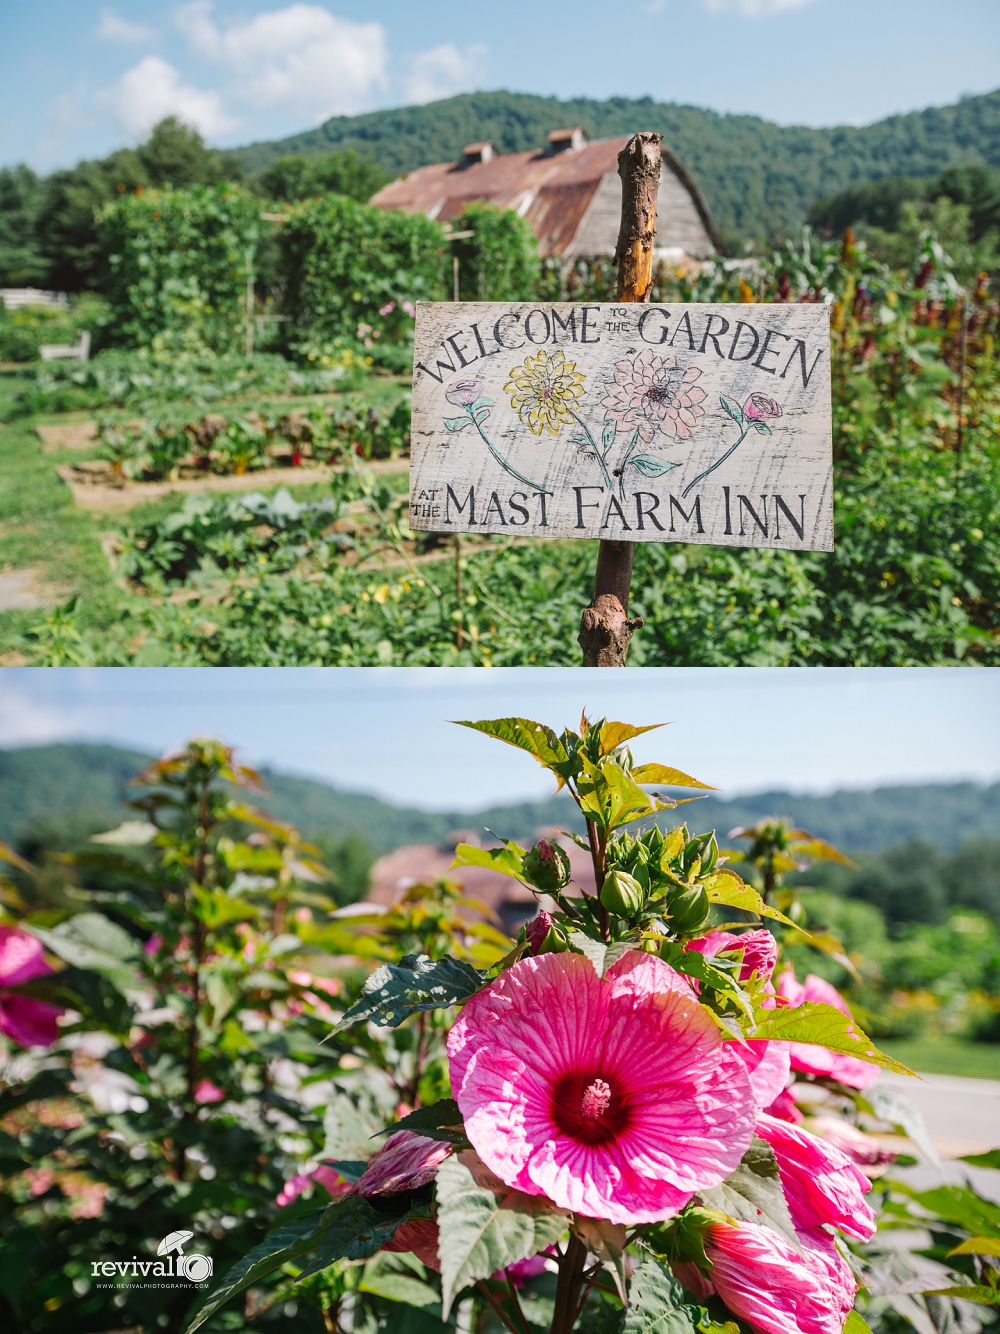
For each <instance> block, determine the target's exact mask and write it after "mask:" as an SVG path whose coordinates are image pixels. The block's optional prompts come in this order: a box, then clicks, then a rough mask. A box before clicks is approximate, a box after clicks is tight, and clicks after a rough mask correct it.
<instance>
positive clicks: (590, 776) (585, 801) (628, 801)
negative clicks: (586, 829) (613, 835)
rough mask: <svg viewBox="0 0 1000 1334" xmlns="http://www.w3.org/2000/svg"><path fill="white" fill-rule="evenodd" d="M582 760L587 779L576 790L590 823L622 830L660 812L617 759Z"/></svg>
mask: <svg viewBox="0 0 1000 1334" xmlns="http://www.w3.org/2000/svg"><path fill="white" fill-rule="evenodd" d="M580 760H581V763H582V765H583V771H584V775H585V777H580V778H578V779H577V783H576V788H577V792H578V793H579V796H580V809H581V810H582V811H583V813H584V815H585V816H586V817H587V819H588V820H593V821H594V822H595V823H596V824H598V825H600V826H601V827H602V828H604V829H609V830H610V829H618V828H620V826H622V825H626V824H631V822H632V821H633V820H641V819H642V818H643V816H646V815H652V814H653V813H654V812H655V811H656V810H657V809H658V808H657V806H656V805H655V804H654V802H653V801H652V800H651V798H650V797H648V796H647V795H646V793H645V792H643V790H642V788H641V787H640V786H639V785H638V783H636V782H635V781H634V779H633V778H632V776H631V774H628V773H626V772H625V770H624V769H623V768H622V766H621V765H620V764H618V763H617V762H616V761H615V760H612V759H608V758H604V759H602V760H601V762H600V764H592V763H591V761H590V760H588V759H587V757H586V756H585V755H581V757H580Z"/></svg>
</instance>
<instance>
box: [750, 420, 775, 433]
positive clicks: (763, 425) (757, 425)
mask: <svg viewBox="0 0 1000 1334" xmlns="http://www.w3.org/2000/svg"><path fill="white" fill-rule="evenodd" d="M753 429H754V430H755V431H759V432H760V433H761V435H770V434H771V428H770V426H768V424H767V422H761V421H755V422H754V423H753Z"/></svg>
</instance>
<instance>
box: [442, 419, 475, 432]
mask: <svg viewBox="0 0 1000 1334" xmlns="http://www.w3.org/2000/svg"><path fill="white" fill-rule="evenodd" d="M444 424H445V428H446V429H447V430H449V431H464V430H465V428H466V427H467V426H471V425H472V418H471V417H445V418H444Z"/></svg>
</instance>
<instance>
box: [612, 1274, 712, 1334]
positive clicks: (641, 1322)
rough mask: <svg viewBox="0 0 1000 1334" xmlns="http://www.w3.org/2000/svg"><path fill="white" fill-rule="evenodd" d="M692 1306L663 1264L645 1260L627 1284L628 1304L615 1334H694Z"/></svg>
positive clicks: (693, 1311) (693, 1310)
mask: <svg viewBox="0 0 1000 1334" xmlns="http://www.w3.org/2000/svg"><path fill="white" fill-rule="evenodd" d="M695 1328H696V1326H695V1309H694V1308H693V1307H690V1306H686V1305H685V1304H684V1289H683V1288H682V1287H681V1285H680V1284H679V1283H678V1282H677V1280H676V1279H675V1278H674V1276H673V1274H672V1273H671V1272H670V1270H669V1269H668V1268H667V1266H666V1265H662V1264H660V1263H659V1261H657V1260H644V1261H643V1263H642V1264H641V1265H640V1266H639V1268H638V1269H636V1270H635V1272H634V1273H633V1274H632V1277H631V1279H629V1285H628V1306H627V1308H626V1309H625V1310H624V1311H623V1312H622V1314H621V1317H620V1318H619V1321H618V1324H617V1326H616V1330H615V1334H693V1331H694V1330H695Z"/></svg>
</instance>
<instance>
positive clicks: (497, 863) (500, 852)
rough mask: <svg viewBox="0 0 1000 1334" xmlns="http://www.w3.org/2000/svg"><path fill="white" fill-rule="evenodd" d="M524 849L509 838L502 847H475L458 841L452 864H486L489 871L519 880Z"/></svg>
mask: <svg viewBox="0 0 1000 1334" xmlns="http://www.w3.org/2000/svg"><path fill="white" fill-rule="evenodd" d="M525 851H526V850H525V849H524V848H522V847H519V846H518V845H517V844H516V843H511V842H510V841H509V840H508V841H506V842H505V843H504V846H503V847H502V848H477V847H474V846H473V845H472V844H471V843H459V845H458V846H457V847H456V849H455V860H454V861H453V862H452V866H453V867H454V866H486V867H488V868H489V869H490V870H491V871H499V872H500V873H501V875H509V876H513V878H514V879H515V880H521V879H522V878H523V871H522V865H523V862H524V857H525Z"/></svg>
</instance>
